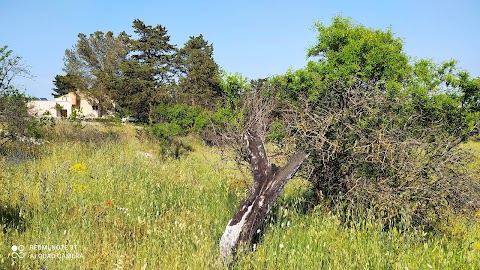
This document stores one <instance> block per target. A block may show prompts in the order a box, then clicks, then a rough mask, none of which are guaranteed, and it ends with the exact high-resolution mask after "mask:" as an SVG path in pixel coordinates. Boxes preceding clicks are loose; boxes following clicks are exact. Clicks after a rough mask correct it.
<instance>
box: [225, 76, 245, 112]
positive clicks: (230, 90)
mask: <svg viewBox="0 0 480 270" xmlns="http://www.w3.org/2000/svg"><path fill="white" fill-rule="evenodd" d="M221 78H222V80H221V81H220V87H221V90H222V95H223V99H224V102H225V103H226V104H225V105H226V108H228V109H229V110H232V111H235V110H237V109H238V102H239V100H240V97H241V95H242V94H243V93H245V92H246V91H248V90H249V89H250V88H251V86H250V84H248V79H247V78H244V77H243V76H242V75H241V74H240V73H234V74H228V73H227V72H223V73H222V77H221Z"/></svg>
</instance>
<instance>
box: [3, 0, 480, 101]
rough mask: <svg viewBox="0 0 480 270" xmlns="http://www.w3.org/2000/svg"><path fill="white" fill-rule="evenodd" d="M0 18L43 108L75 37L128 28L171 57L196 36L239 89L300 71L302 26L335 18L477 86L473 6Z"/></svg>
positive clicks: (20, 9)
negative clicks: (459, 71) (452, 68)
mask: <svg viewBox="0 0 480 270" xmlns="http://www.w3.org/2000/svg"><path fill="white" fill-rule="evenodd" d="M0 10H1V15H0V46H3V45H7V46H8V47H9V49H11V50H13V51H14V53H15V54H17V55H19V56H21V57H22V58H23V60H24V62H25V63H26V64H27V65H29V66H30V70H31V72H32V73H33V75H35V78H34V79H33V80H24V79H19V80H17V84H18V85H19V87H20V89H22V90H25V91H26V93H27V94H29V95H32V96H36V97H47V98H51V93H52V88H53V84H52V80H53V78H54V77H55V75H57V74H64V73H63V71H62V67H63V56H64V52H65V49H68V48H71V47H72V46H73V45H74V44H75V43H76V41H77V34H78V33H84V34H90V33H93V32H95V31H97V30H98V31H104V32H106V31H113V32H114V33H115V34H117V33H119V32H121V31H126V32H127V33H132V32H133V31H132V27H131V25H132V22H133V20H134V19H137V18H138V19H140V20H142V21H144V22H145V23H146V24H148V25H157V24H161V25H163V26H165V27H166V28H167V30H168V33H169V35H170V36H171V41H172V43H174V44H176V45H177V46H178V47H182V46H183V44H184V43H185V42H186V41H187V40H188V37H189V36H194V35H195V36H196V35H199V34H203V36H204V38H205V39H207V40H208V41H209V42H211V43H213V46H214V57H215V60H216V62H217V63H218V64H219V65H220V66H221V68H222V69H224V70H226V71H227V72H230V73H233V72H239V73H241V74H242V75H244V76H246V77H248V78H249V79H256V78H263V77H267V76H271V75H276V74H282V73H284V72H285V71H287V70H288V69H289V68H292V69H298V68H301V67H303V66H305V64H306V63H307V59H306V56H305V55H306V53H305V52H306V49H307V48H308V47H309V46H311V45H312V44H313V43H314V42H315V37H316V32H315V31H313V30H312V25H313V24H314V22H315V21H320V22H322V23H324V24H327V25H328V24H329V23H330V21H331V18H332V17H333V16H335V15H342V16H348V17H352V19H353V20H354V21H355V22H356V23H360V24H363V25H365V26H367V27H371V28H375V29H383V30H385V29H387V28H388V27H391V28H392V31H393V32H394V33H395V35H396V36H397V37H400V38H402V39H403V40H404V49H405V52H406V53H407V54H408V55H409V56H411V57H412V58H413V59H419V58H430V59H433V60H434V61H437V62H441V61H447V60H450V59H456V60H458V61H459V66H460V67H461V68H463V69H466V70H468V71H470V73H471V75H472V76H474V77H477V76H480V52H479V49H480V34H479V33H480V32H479V27H480V1H475V0H469V1H467V0H457V1H451V0H450V1H443V0H441V1H425V0H424V1H422V0H415V1H413V0H405V1H354V0H339V1H332V0H330V1H313V0H312V1H304V0H296V1H283V0H281V1H269V0H268V1H267V0H264V1H262V0H257V1H252V0H244V1H227V0H223V1H186V0H183V1H182V0H178V1H153V0H151V1H147V0H135V1H124V0H105V1H102V0H82V1H69V0H63V1H53V0H42V1H38V0H3V1H2V2H1V3H0Z"/></svg>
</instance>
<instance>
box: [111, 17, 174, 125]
mask: <svg viewBox="0 0 480 270" xmlns="http://www.w3.org/2000/svg"><path fill="white" fill-rule="evenodd" d="M133 28H134V32H135V33H136V34H137V35H138V38H137V39H134V38H132V37H128V38H127V43H128V48H129V51H130V53H129V55H128V57H127V58H126V60H125V61H123V63H122V67H121V71H122V76H121V77H120V78H119V80H118V81H117V87H116V92H115V100H116V101H117V102H118V104H119V105H120V106H121V107H123V108H124V109H126V110H127V111H129V112H131V113H135V114H137V115H138V116H139V117H141V118H143V119H147V120H148V122H149V123H152V121H153V119H152V116H153V113H154V110H155V108H156V106H157V105H159V104H161V103H164V102H167V101H168V100H169V99H170V93H171V91H172V86H173V83H174V76H175V74H176V73H177V70H178V68H177V66H178V65H177V63H176V61H175V58H176V47H175V46H174V45H172V44H170V36H169V35H168V34H167V29H166V28H165V27H163V26H161V25H157V26H155V27H152V26H149V25H145V23H143V22H142V21H140V20H135V21H134V22H133Z"/></svg>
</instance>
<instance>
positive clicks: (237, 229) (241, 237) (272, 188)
mask: <svg viewBox="0 0 480 270" xmlns="http://www.w3.org/2000/svg"><path fill="white" fill-rule="evenodd" d="M246 140H247V145H248V159H249V162H250V168H251V171H252V173H253V177H254V184H253V186H252V191H251V194H250V196H249V197H248V198H246V199H245V200H244V201H242V203H241V204H240V206H239V207H238V210H237V212H236V214H235V215H234V216H233V218H232V219H231V220H230V221H229V223H228V225H227V228H226V229H225V232H224V233H223V236H222V238H221V240H220V255H221V257H222V259H223V262H224V263H227V264H228V263H230V262H231V261H232V260H233V259H234V257H235V255H236V251H237V248H238V247H239V245H240V244H247V245H250V244H251V243H252V240H253V237H254V235H255V234H256V233H257V231H258V230H259V229H260V227H261V226H262V224H263V222H264V220H265V218H266V216H267V214H268V212H269V211H270V209H271V208H272V206H273V204H274V202H275V200H276V199H277V197H278V195H279V194H280V192H281V191H282V189H283V187H284V186H285V184H286V183H287V181H288V180H290V179H291V178H292V177H293V175H294V174H295V173H296V172H297V170H298V168H299V167H300V165H301V164H302V163H303V161H304V160H305V159H306V158H307V156H308V155H307V154H305V153H296V154H294V155H293V156H292V157H291V158H290V160H289V162H288V163H287V164H286V165H285V166H284V167H282V168H279V167H277V166H276V165H275V164H270V162H269V160H268V157H267V154H266V152H265V147H264V145H263V142H262V140H261V139H260V138H259V136H257V135H256V134H255V133H254V132H252V131H248V132H247V135H246Z"/></svg>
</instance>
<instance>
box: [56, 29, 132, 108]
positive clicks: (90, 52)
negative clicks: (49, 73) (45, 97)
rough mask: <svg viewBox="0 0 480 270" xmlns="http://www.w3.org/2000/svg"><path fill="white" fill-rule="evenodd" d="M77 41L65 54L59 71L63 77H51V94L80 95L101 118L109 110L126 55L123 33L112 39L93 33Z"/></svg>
mask: <svg viewBox="0 0 480 270" xmlns="http://www.w3.org/2000/svg"><path fill="white" fill-rule="evenodd" d="M78 38H79V40H78V41H77V44H76V45H75V46H74V47H73V48H72V49H70V50H68V49H67V50H66V51H65V67H64V68H63V70H64V71H65V72H66V73H67V75H65V76H63V77H61V75H60V76H56V77H55V85H56V89H54V91H56V92H57V93H58V94H61V93H64V92H65V91H69V90H78V91H81V92H83V93H84V94H85V95H86V97H87V99H89V101H90V102H91V103H93V104H96V105H98V107H99V114H100V115H102V114H103V113H105V111H106V110H109V109H112V108H113V100H112V92H113V91H114V89H113V87H114V84H113V82H114V80H115V78H117V77H119V76H120V75H121V73H120V64H121V63H122V61H123V60H124V59H125V57H126V55H127V53H128V48H127V46H126V44H125V37H124V34H123V33H122V34H120V35H118V36H117V37H115V36H114V35H113V33H112V32H107V33H103V32H101V31H96V32H95V33H93V34H90V35H89V36H87V35H85V34H82V33H80V34H78ZM57 90H58V91H60V92H58V91H57Z"/></svg>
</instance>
